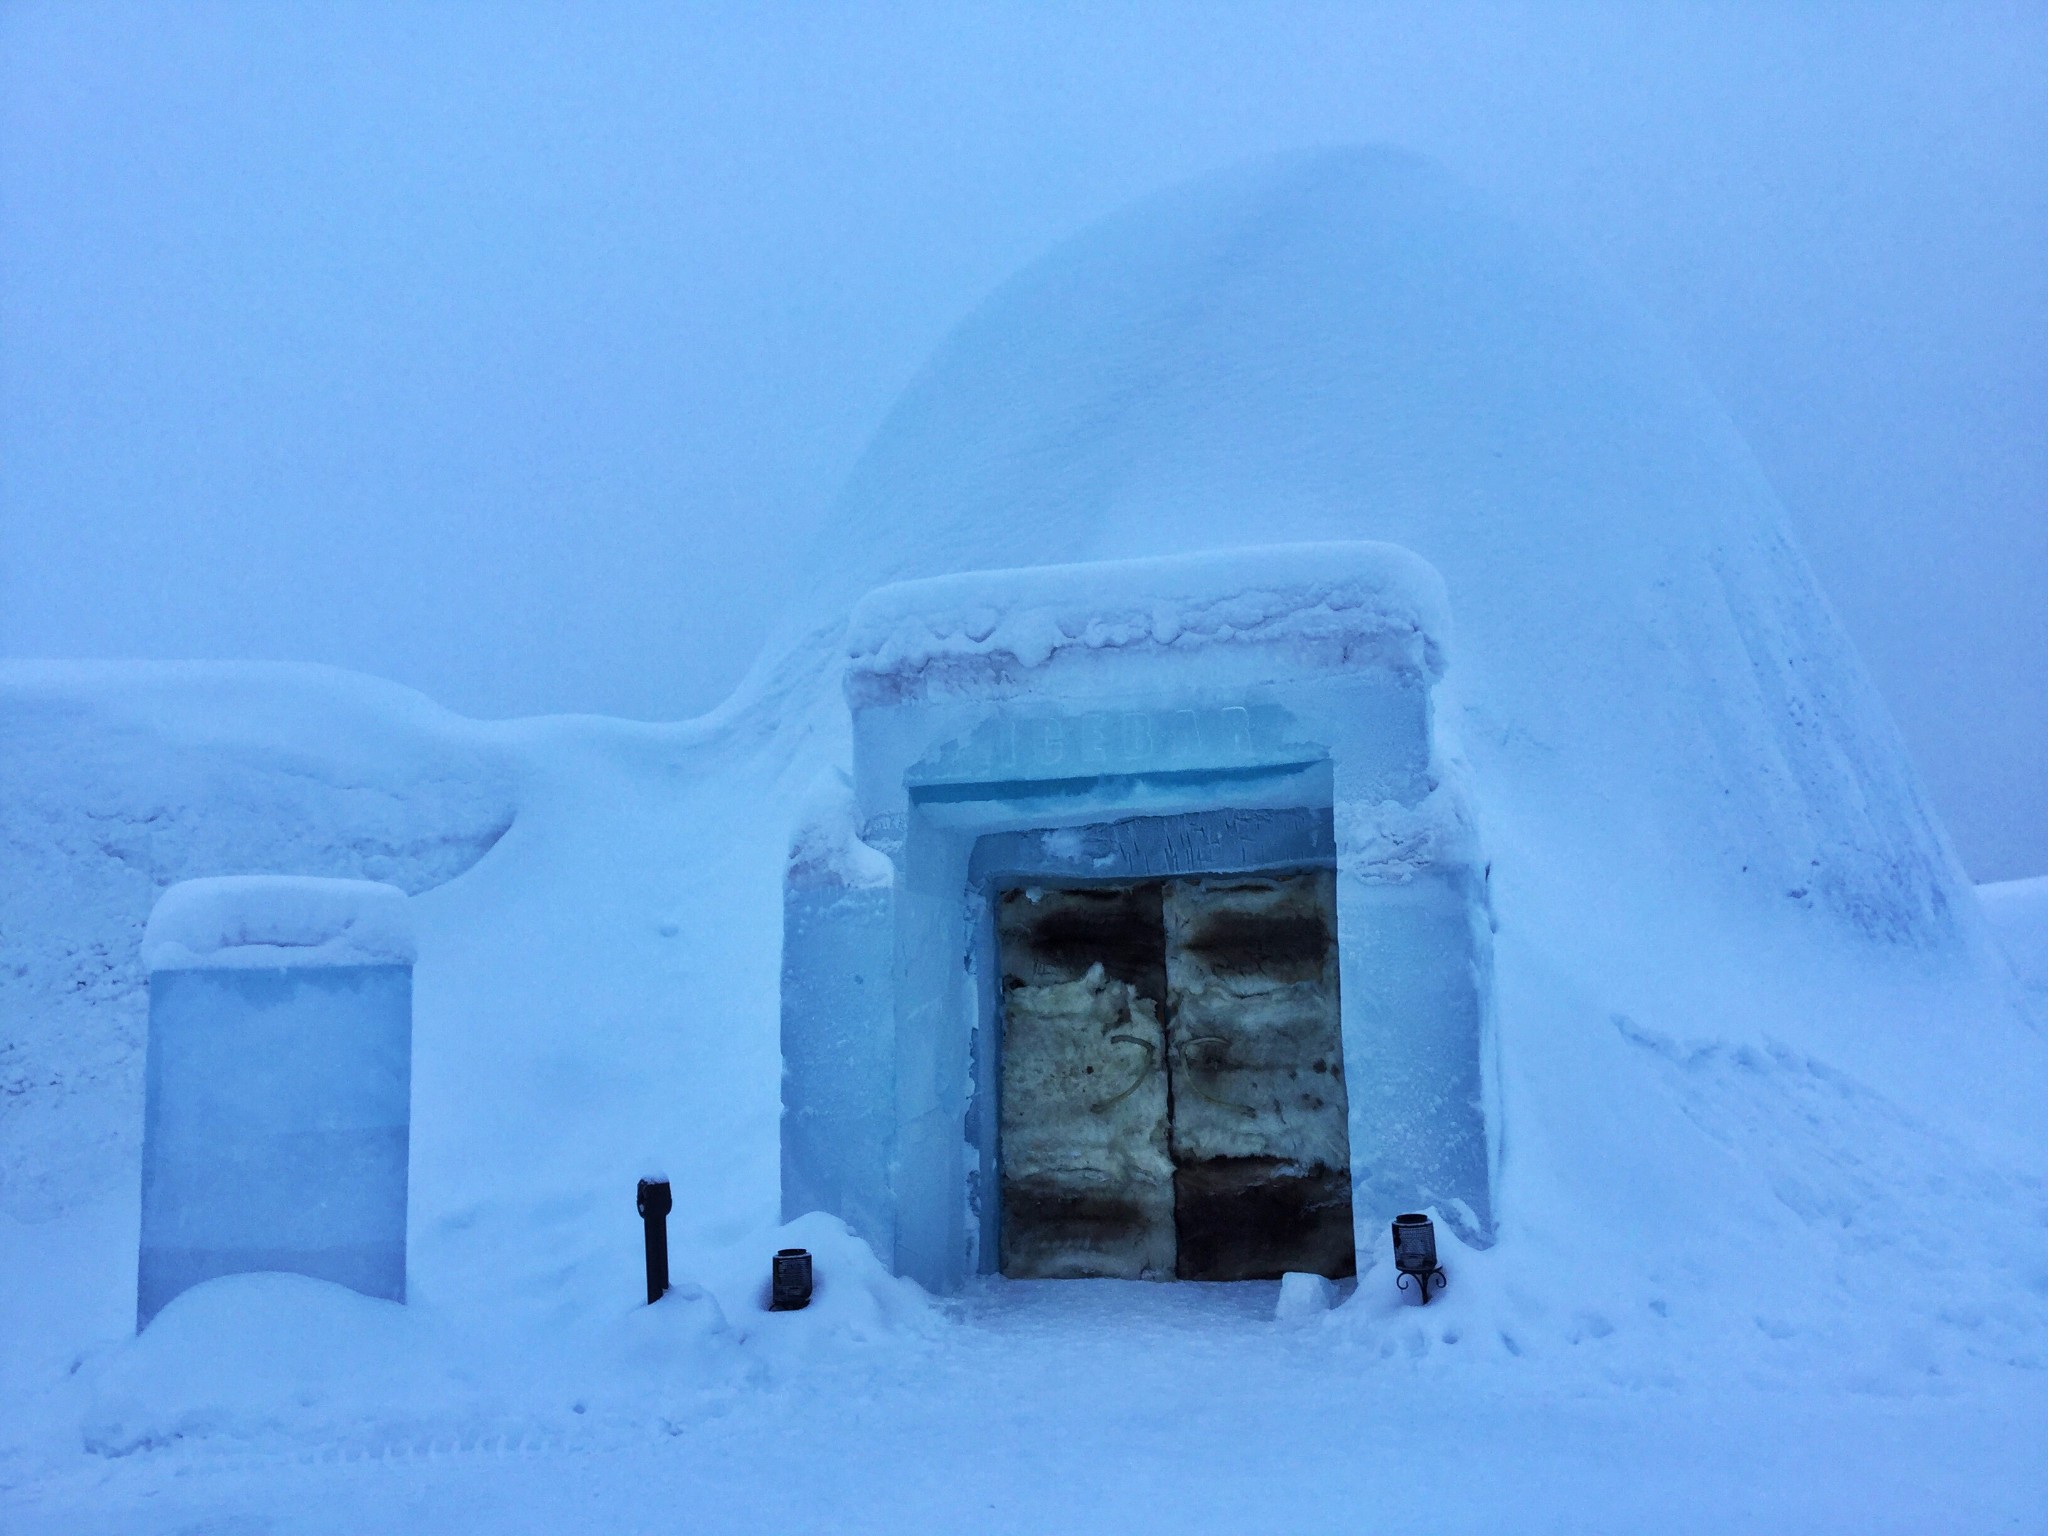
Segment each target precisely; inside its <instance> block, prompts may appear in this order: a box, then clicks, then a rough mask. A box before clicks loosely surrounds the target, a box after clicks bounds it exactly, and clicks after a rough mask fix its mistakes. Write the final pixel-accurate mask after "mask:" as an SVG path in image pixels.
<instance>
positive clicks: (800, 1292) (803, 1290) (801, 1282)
mask: <svg viewBox="0 0 2048 1536" xmlns="http://www.w3.org/2000/svg"><path fill="white" fill-rule="evenodd" d="M810 1304H811V1255H810V1251H809V1250H808V1249H805V1248H778V1249H776V1251H775V1263H774V1264H773V1265H772V1266H771V1268H770V1278H769V1285H768V1310H769V1311H771V1312H801V1311H802V1310H803V1309H804V1308H805V1307H808V1306H809V1305H810Z"/></svg>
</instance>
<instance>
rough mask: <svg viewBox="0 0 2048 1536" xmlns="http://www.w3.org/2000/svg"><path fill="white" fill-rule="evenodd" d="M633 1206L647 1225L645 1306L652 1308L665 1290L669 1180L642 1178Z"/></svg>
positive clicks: (671, 1202)
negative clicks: (634, 1205)
mask: <svg viewBox="0 0 2048 1536" xmlns="http://www.w3.org/2000/svg"><path fill="white" fill-rule="evenodd" d="M634 1203H635V1204H636V1205H637V1206H638V1207H639V1209H640V1219H641V1220H642V1221H643V1222H645V1223H646V1224H647V1304H648V1305H649V1306H650V1307H651V1306H653V1305H654V1304H655V1303H656V1302H657V1301H659V1300H661V1298H662V1295H663V1293H664V1292H666V1291H667V1290H668V1213H669V1211H670V1210H672V1209H673V1208H674V1206H675V1200H674V1198H673V1197H672V1196H671V1195H670V1194H669V1188H668V1180H667V1179H659V1178H656V1179H642V1180H641V1181H640V1194H639V1198H638V1199H637V1200H636V1201H635V1202H634Z"/></svg>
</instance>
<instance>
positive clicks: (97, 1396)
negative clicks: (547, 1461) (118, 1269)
mask: <svg viewBox="0 0 2048 1536" xmlns="http://www.w3.org/2000/svg"><path fill="white" fill-rule="evenodd" d="M750 1369H752V1368H750V1366H749V1364H748V1362H747V1361H746V1360H745V1358H744V1357H743V1356H742V1355H741V1353H740V1350H739V1341H738V1337H737V1335H735V1333H734V1332H733V1330H732V1329H731V1328H730V1327H728V1326H727V1324H726V1321H725V1317H724V1315H723V1314H722V1313H721V1312H720V1310H719V1306H718V1303H717V1302H716V1301H715V1300H713V1299H712V1298H711V1296H710V1295H709V1294H707V1293H706V1292H705V1291H704V1290H702V1289H701V1288H699V1287H697V1286H694V1285H690V1284H688V1283H683V1284H680V1285H678V1286H676V1287H675V1288H674V1289H673V1290H671V1291H670V1292H669V1294H668V1295H666V1296H664V1297H663V1298H662V1300H661V1302H660V1303H659V1304H658V1305H656V1306H652V1307H644V1306H643V1307H633V1308H631V1309H630V1310H629V1309H627V1308H625V1307H620V1308H618V1309H615V1310H613V1311H612V1312H610V1313H607V1314H604V1315H601V1316H598V1317H594V1318H586V1319H581V1320H578V1321H577V1323H576V1324H574V1325H573V1326H571V1327H569V1328H566V1329H560V1330H554V1331H550V1332H546V1333H524V1334H511V1335H508V1334H506V1333H504V1332H502V1331H499V1330H494V1329H492V1328H490V1327H482V1328H479V1327H477V1326H475V1325H473V1324H466V1323H465V1322H464V1321H463V1320H462V1319H461V1318H459V1317H454V1316H450V1315H447V1314H445V1313H440V1312H435V1311H432V1310H427V1311H422V1310H421V1309H419V1308H417V1307H407V1306H401V1305H399V1304H398V1303H396V1302H391V1301H378V1300H373V1299H371V1298H369V1297H366V1296H359V1295H357V1294H356V1293H355V1292H354V1291H351V1290H347V1289H344V1288H343V1287H341V1286H338V1285H334V1284H331V1283H329V1282H327V1281H323V1280H312V1279H308V1278H306V1277H304V1276H301V1275H284V1274H255V1275H233V1276H228V1277H225V1278H222V1279H218V1280H211V1281H208V1282H207V1283H206V1284H204V1285H200V1286H196V1287H194V1288H193V1289H191V1290H189V1291H187V1292H185V1293H184V1294H183V1295H182V1296H180V1297H178V1298H177V1300H175V1301H173V1302H172V1303H171V1304H170V1305H169V1306H167V1307H166V1308H165V1309H164V1310H163V1312H162V1313H161V1314H160V1315H159V1316H158V1318H157V1320H156V1321H155V1323H153V1324H152V1325H151V1326H150V1328H149V1329H148V1331H147V1332H145V1333H143V1334H141V1335H139V1336H137V1337H136V1338H135V1339H133V1340H132V1341H130V1342H128V1343H126V1344H122V1345H120V1346H117V1347H116V1348H114V1349H113V1350H111V1351H109V1352H108V1353H107V1354H105V1355H104V1356H103V1357H101V1358H99V1359H97V1360H95V1361H94V1362H93V1363H92V1365H91V1366H90V1368H89V1370H88V1372H87V1382H86V1386H87V1392H88V1404H87V1407H86V1410H85V1414H84V1421H83V1434H84V1442H85V1447H86V1449H87V1450H88V1451H91V1452H93V1453H95V1454H97V1455H101V1456H126V1455H130V1454H133V1453H135V1452H138V1451H147V1450H152V1449H157V1448H161V1447H165V1446H168V1445H172V1444H175V1443H176V1442H179V1441H191V1440H211V1441H216V1442H235V1443H240V1444H243V1445H250V1446H258V1447H268V1448H274V1449H275V1448H293V1447H298V1446H305V1445H312V1446H317V1447H319V1448H321V1449H322V1450H324V1451H326V1452H327V1453H328V1454H329V1455H332V1454H335V1453H336V1452H344V1453H348V1454H352V1455H361V1454H366V1453H367V1454H379V1455H389V1454H391V1453H394V1452H417V1451H422V1450H426V1449H429V1448H431V1447H434V1446H446V1447H451V1448H452V1447H454V1446H458V1445H464V1446H469V1447H472V1448H473V1447H475V1446H477V1445H478V1444H479V1443H482V1442H487V1441H488V1442H491V1443H493V1444H494V1445H495V1446H497V1447H499V1448H511V1447H513V1446H517V1445H521V1444H531V1443H546V1442H547V1441H549V1440H551V1439H559V1438H560V1437H561V1436H563V1435H565V1434H567V1433H571V1432H577V1431H585V1430H587V1428H588V1427H589V1426H590V1424H591V1422H592V1421H593V1419H595V1420H609V1421H612V1423H613V1424H614V1425H615V1426H616V1425H619V1424H621V1422H622V1421H623V1423H624V1424H626V1425H630V1426H632V1427H635V1428H639V1429H642V1430H643V1431H644V1429H646V1428H648V1427H656V1426H660V1425H662V1424H664V1423H673V1424H681V1423H683V1422H688V1421H691V1420H695V1419H697V1418H699V1417H701V1416H702V1415H703V1413H704V1412H705V1404H704V1397H705V1394H707V1393H715V1392H716V1391H718V1390H720V1389H721V1388H728V1387H730V1386H731V1385H732V1384H734V1383H736V1382H738V1381H741V1380H744V1379H745V1377H746V1376H747V1374H748V1373H749V1371H750Z"/></svg>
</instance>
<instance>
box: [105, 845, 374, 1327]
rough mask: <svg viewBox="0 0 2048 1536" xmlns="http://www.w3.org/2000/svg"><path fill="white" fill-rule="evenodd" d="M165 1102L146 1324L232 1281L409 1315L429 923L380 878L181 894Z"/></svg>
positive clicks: (200, 885) (171, 897)
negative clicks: (415, 1014)
mask: <svg viewBox="0 0 2048 1536" xmlns="http://www.w3.org/2000/svg"><path fill="white" fill-rule="evenodd" d="M142 958H143V964H144V965H145V966H147V967H148V970H149V1054H148V1088H147V1098H146V1107H145V1109H144V1124H143V1147H142V1252H141V1259H140V1264H139V1266H138V1272H137V1284H136V1306H135V1315H136V1326H137V1328H138V1329H140V1328H142V1327H145V1326H147V1324H148V1323H149V1320H150V1319H151V1318H152V1317H154V1316H155V1315H156V1314H157V1312H159V1311H160V1310H161V1309H162V1308H163V1306H164V1305H165V1303H167V1302H169V1301H170V1300H171V1298H173V1297H174V1296H176V1295H177V1294H178V1293H179V1292H180V1291H183V1290H185V1289H187V1288H188V1287H190V1286H193V1285H197V1284H198V1283H199V1282H201V1281H203V1280H211V1279H213V1278H215V1277H216V1276H219V1275H231V1274H241V1273H245V1272H248V1271H253V1270H284V1271H290V1272H293V1273H296V1274H302V1275H311V1276H313V1277H315V1278H316V1279H322V1280H333V1281H338V1282H339V1283H341V1284H342V1285H346V1286H349V1287H351V1288H352V1289H354V1290H358V1291H361V1292H362V1293H363V1294H364V1295H366V1296H381V1297H386V1298H389V1299H391V1300H394V1301H403V1300H404V1299H405V1217H406V1155H407V1142H408V1133H409V1124H410V1102H411V1089H412V962H413V941H412V924H411V918H410V915H409V913H408V912H407V909H406V900H405V893H404V892H402V891H400V890H399V889H397V888H396V887H395V886H389V885H381V884H377V883H375V882H372V881H366V880H322V879H311V878H303V877H294V876H272V875H249V876H234V877H226V878H219V879H208V880H188V881H185V882H183V883H182V884H178V885H174V886H172V887H171V888H170V889H169V890H167V891H165V892H164V894H163V896H162V897H161V898H160V899H159V900H158V902H157V904H156V909H155V911H153V912H152V913H151V914H150V918H149V926H148V928H147V930H146V931H145V933H144V935H143V941H142Z"/></svg>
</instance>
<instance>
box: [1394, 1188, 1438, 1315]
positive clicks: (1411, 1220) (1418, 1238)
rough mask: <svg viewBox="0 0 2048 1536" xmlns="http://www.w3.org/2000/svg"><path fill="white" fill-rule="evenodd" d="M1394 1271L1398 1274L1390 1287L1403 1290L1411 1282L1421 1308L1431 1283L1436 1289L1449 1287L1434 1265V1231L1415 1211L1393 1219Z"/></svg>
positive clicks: (1427, 1300) (1425, 1219)
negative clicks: (1416, 1292) (1420, 1298)
mask: <svg viewBox="0 0 2048 1536" xmlns="http://www.w3.org/2000/svg"><path fill="white" fill-rule="evenodd" d="M1394 1268H1396V1269H1398V1270H1399V1271H1400V1273H1399V1274H1398V1275H1396V1276H1395V1277H1394V1284H1395V1285H1396V1286H1398V1287H1399V1288H1400V1289H1401V1290H1404V1291H1405V1290H1407V1289H1408V1282H1409V1281H1410V1280H1413V1281H1414V1282H1415V1288H1416V1289H1417V1290H1418V1291H1420V1292H1421V1293H1422V1304H1423V1305H1424V1306H1425V1307H1426V1306H1428V1305H1429V1288H1430V1286H1431V1285H1432V1284H1434V1285H1435V1286H1436V1288H1437V1289H1438V1290H1442V1289H1443V1288H1444V1287H1445V1286H1446V1285H1448V1284H1450V1280H1449V1278H1448V1277H1446V1276H1445V1274H1444V1272H1443V1270H1442V1269H1441V1268H1440V1267H1439V1266H1438V1264H1437V1262H1436V1228H1435V1227H1434V1226H1433V1225H1432V1224H1431V1223H1430V1219H1429V1218H1428V1217H1427V1216H1424V1215H1422V1214H1421V1213H1420V1212H1419V1211H1410V1212H1408V1213H1407V1214H1406V1215H1402V1216H1396V1217H1395V1218H1394Z"/></svg>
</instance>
